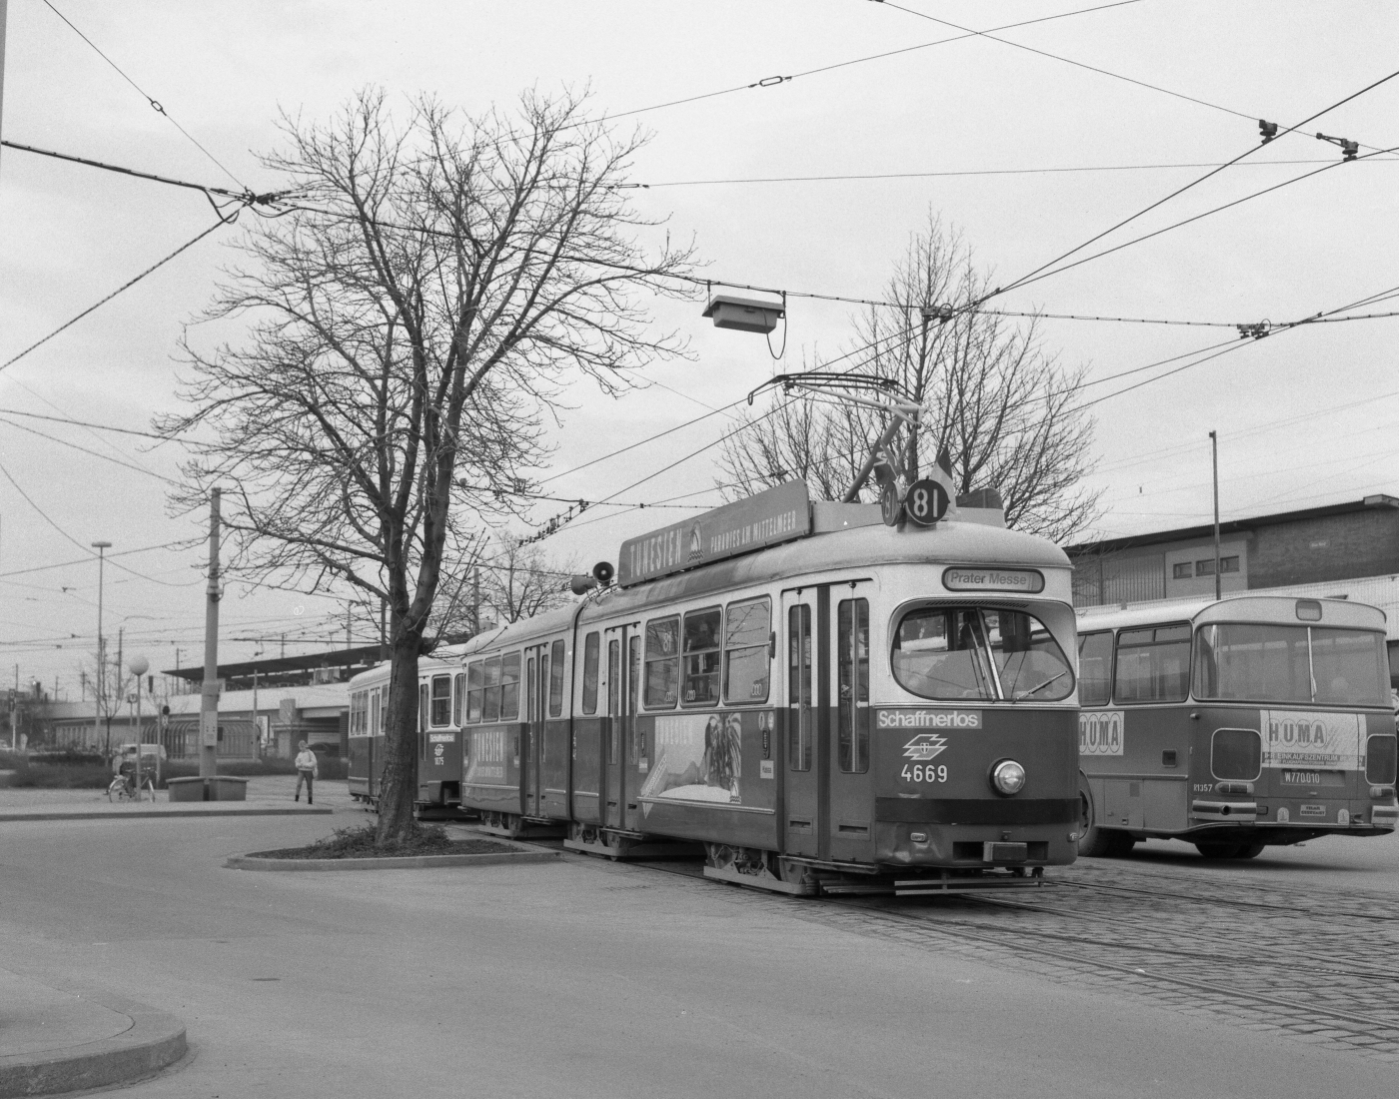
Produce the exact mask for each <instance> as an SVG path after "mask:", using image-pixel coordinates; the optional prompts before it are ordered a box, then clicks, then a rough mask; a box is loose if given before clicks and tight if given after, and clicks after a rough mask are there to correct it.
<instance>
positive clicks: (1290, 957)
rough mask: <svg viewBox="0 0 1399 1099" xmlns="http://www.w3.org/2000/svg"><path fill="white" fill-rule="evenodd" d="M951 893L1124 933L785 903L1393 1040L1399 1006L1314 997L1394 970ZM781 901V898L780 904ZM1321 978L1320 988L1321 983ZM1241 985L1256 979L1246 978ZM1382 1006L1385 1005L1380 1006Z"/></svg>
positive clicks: (1345, 1034)
mask: <svg viewBox="0 0 1399 1099" xmlns="http://www.w3.org/2000/svg"><path fill="white" fill-rule="evenodd" d="M630 865H633V866H636V867H638V868H642V869H648V870H655V871H660V872H661V873H666V874H671V875H674V876H677V877H683V878H689V879H692V880H693V879H700V880H705V879H703V871H702V869H701V868H700V867H698V866H679V865H674V864H669V865H668V864H665V863H660V862H650V861H641V862H637V863H633V864H630ZM1173 880H1174V879H1173ZM1056 884H1061V885H1062V884H1074V885H1077V884H1079V883H1064V882H1059V883H1056ZM1085 884H1087V883H1085ZM1093 884H1094V885H1095V888H1094V889H1093V890H1092V891H1093V892H1100V891H1101V892H1102V893H1103V894H1106V895H1114V894H1121V895H1123V896H1124V898H1135V897H1141V898H1143V899H1163V898H1169V899H1172V900H1175V901H1186V902H1201V903H1208V904H1213V903H1215V902H1216V901H1222V900H1225V899H1223V898H1208V897H1205V898H1201V897H1195V896H1192V895H1188V894H1186V895H1182V894H1180V893H1165V892H1162V891H1155V890H1149V889H1136V888H1133V887H1130V886H1124V887H1117V886H1109V885H1099V884H1098V883H1093ZM957 900H958V903H960V904H966V903H968V902H971V903H977V904H983V905H988V906H993V907H997V908H1001V909H1003V910H1005V911H1006V912H1011V911H1025V912H1030V913H1034V914H1037V915H1041V916H1047V917H1050V918H1053V919H1055V920H1060V921H1086V920H1087V919H1089V918H1091V920H1092V921H1093V923H1094V924H1095V925H1099V926H1101V925H1103V924H1104V923H1105V922H1106V923H1107V924H1110V925H1111V926H1112V927H1113V928H1114V929H1116V930H1125V931H1127V932H1128V933H1129V935H1128V936H1127V937H1124V938H1122V939H1120V940H1116V941H1114V940H1097V939H1095V940H1092V942H1093V950H1092V951H1091V952H1090V951H1085V950H1074V949H1070V948H1069V944H1072V943H1083V942H1085V941H1086V940H1085V938H1084V933H1083V930H1082V929H1081V928H1080V929H1078V930H1077V931H1075V930H1072V929H1068V930H1066V929H1064V928H1062V927H1059V928H1046V927H1024V926H1019V927H1016V926H1009V925H1007V924H1003V923H994V922H988V921H981V920H969V919H965V918H959V917H957V916H955V915H952V914H950V913H945V912H941V911H938V910H936V909H932V908H926V909H924V910H922V911H919V912H916V913H915V912H909V911H900V910H899V908H898V907H895V905H898V904H904V903H907V902H906V901H895V900H894V899H893V898H883V897H879V898H876V897H865V898H853V897H830V896H826V897H817V898H805V899H801V900H794V901H792V902H791V903H792V905H793V906H800V909H799V910H798V911H797V912H796V913H795V914H797V915H798V916H799V918H802V916H803V913H813V910H815V911H819V912H825V913H832V914H834V913H837V912H839V913H845V914H858V915H859V916H860V918H861V921H862V923H863V924H864V926H863V927H862V928H861V929H860V931H861V933H869V932H870V931H871V930H872V927H871V925H872V924H883V925H886V926H890V927H898V928H900V929H905V930H914V931H916V932H917V933H919V934H920V935H923V934H927V935H930V936H936V937H938V938H940V939H943V940H951V941H956V942H962V943H965V944H969V945H971V946H973V947H975V948H982V949H986V948H990V949H992V950H995V951H997V952H1001V953H1008V954H1009V955H1010V956H1012V957H1024V956H1032V957H1036V958H1039V959H1042V960H1044V961H1046V962H1049V963H1051V964H1053V965H1055V966H1056V967H1060V966H1062V967H1068V968H1070V969H1071V970H1072V971H1073V972H1075V973H1079V974H1085V975H1091V976H1102V977H1110V978H1113V979H1114V980H1117V979H1121V978H1127V979H1129V980H1132V981H1137V982H1146V983H1147V984H1148V986H1149V987H1150V988H1155V989H1159V990H1162V991H1165V990H1168V989H1169V990H1175V991H1176V992H1189V993H1195V994H1198V995H1199V997H1200V999H1199V1002H1198V1005H1197V1006H1201V1007H1206V1008H1212V1009H1215V1010H1217V1011H1219V1012H1220V1013H1221V1014H1224V1015H1227V1016H1230V1017H1231V1018H1233V1019H1234V1020H1235V1021H1239V1009H1240V1008H1242V1007H1244V1005H1248V1010H1247V1012H1246V1014H1245V1019H1244V1021H1248V1022H1266V1023H1268V1024H1270V1025H1273V1026H1276V1027H1278V1029H1280V1030H1285V1031H1286V1030H1301V1031H1308V1030H1316V1029H1318V1028H1319V1027H1320V1026H1322V1025H1324V1026H1326V1027H1328V1028H1330V1029H1332V1030H1334V1031H1336V1032H1337V1033H1338V1034H1339V1035H1340V1037H1339V1038H1338V1040H1339V1041H1341V1042H1345V1041H1346V1039H1351V1040H1353V1042H1354V1046H1363V1047H1364V1048H1370V1049H1374V1048H1381V1049H1387V1050H1394V1049H1399V1014H1397V1015H1396V1016H1395V1017H1393V1018H1386V1017H1384V1016H1383V1015H1381V1014H1371V1013H1368V1012H1366V1011H1363V1010H1356V1009H1351V1008H1343V1007H1339V1006H1335V1005H1327V1004H1325V1003H1320V1002H1317V998H1318V996H1320V995H1326V994H1330V995H1332V996H1333V998H1335V997H1336V996H1341V995H1344V996H1346V997H1350V996H1354V995H1356V994H1357V993H1358V992H1360V991H1362V990H1367V991H1368V992H1369V993H1370V994H1371V995H1379V996H1382V997H1384V998H1390V997H1392V995H1393V984H1394V983H1395V982H1396V981H1397V980H1399V976H1396V975H1395V974H1392V973H1388V972H1380V971H1375V970H1373V969H1368V968H1364V967H1357V966H1355V965H1354V963H1353V962H1348V961H1346V960H1343V959H1339V958H1335V957H1328V956H1325V955H1319V954H1312V953H1310V952H1298V951H1295V950H1293V951H1291V952H1289V953H1288V954H1287V955H1286V957H1285V958H1279V957H1276V956H1271V955H1268V954H1260V953H1259V952H1258V950H1257V946H1256V944H1254V943H1248V942H1245V941H1244V940H1241V939H1238V938H1234V937H1229V938H1227V939H1222V938H1221V937H1220V936H1218V935H1216V936H1214V939H1215V941H1217V942H1225V943H1227V944H1229V945H1233V946H1237V947H1239V948H1240V949H1239V950H1238V951H1237V952H1235V953H1233V954H1220V953H1218V952H1203V951H1193V950H1190V949H1187V948H1183V947H1180V946H1170V945H1165V944H1163V943H1162V942H1161V941H1159V938H1158V939H1154V940H1151V941H1148V940H1146V939H1145V938H1144V937H1143V936H1142V934H1141V932H1142V931H1143V925H1142V924H1141V923H1140V922H1138V923H1132V922H1130V921H1128V920H1126V919H1123V918H1121V917H1119V916H1104V915H1103V914H1102V913H1093V914H1091V917H1090V916H1085V914H1083V913H1080V912H1074V911H1072V910H1065V909H1062V908H1055V907H1053V906H1051V905H1040V904H1036V903H1033V902H1031V901H1028V900H1027V901H1021V900H1018V899H1012V898H1009V897H1006V896H1004V895H996V896H986V897H981V896H977V895H974V894H973V895H963V896H961V897H959V898H957ZM1245 903H1247V902H1245ZM784 907H786V905H785V904H784ZM1261 907H1264V908H1266V909H1269V910H1276V911H1278V912H1281V913H1284V914H1286V915H1289V916H1295V917H1298V918H1299V919H1304V920H1305V919H1307V918H1309V917H1311V916H1312V915H1313V913H1312V912H1310V911H1309V910H1307V909H1300V910H1299V909H1290V908H1287V907H1286V906H1282V905H1261ZM939 908H941V906H939ZM841 924H842V926H847V927H848V924H846V923H845V921H843V920H842V921H841ZM1133 933H1134V934H1133ZM1180 933H1182V932H1180V931H1179V929H1172V930H1171V931H1170V932H1169V934H1180ZM1104 951H1110V952H1113V953H1118V954H1120V953H1123V952H1126V953H1132V952H1135V953H1137V954H1139V955H1141V956H1142V959H1143V961H1142V963H1139V964H1131V963H1130V962H1127V961H1122V960H1118V959H1113V958H1109V957H1104V956H1103V953H1102V952H1104ZM1150 957H1156V958H1165V959H1168V961H1166V962H1164V963H1162V964H1158V965H1152V964H1151V963H1150V962H1146V961H1144V959H1146V958H1150ZM1304 959H1305V961H1306V962H1307V963H1314V964H1299V963H1300V962H1302V961H1303V960H1304ZM1172 963H1181V964H1184V965H1187V966H1188V965H1209V966H1216V967H1222V968H1225V969H1226V970H1228V971H1232V972H1234V973H1236V974H1238V975H1239V982H1240V983H1226V982H1224V981H1218V980H1210V979H1208V978H1203V977H1201V976H1199V975H1196V974H1189V973H1171V972H1165V971H1163V968H1162V965H1170V964H1172ZM992 964H995V963H994V962H993V963H992ZM1299 973H1304V974H1306V975H1307V977H1308V987H1309V988H1310V990H1311V991H1312V992H1313V993H1314V995H1312V996H1311V997H1310V998H1307V999H1302V998H1288V997H1287V996H1285V995H1279V994H1276V993H1275V992H1270V991H1269V990H1268V989H1266V988H1258V987H1256V986H1257V985H1258V984H1259V983H1263V984H1265V985H1268V986H1271V987H1274V988H1275V987H1288V986H1289V985H1295V984H1296V983H1297V977H1298V975H1299ZM1323 982H1324V985H1325V987H1321V986H1322V983H1323ZM1249 984H1252V985H1254V986H1255V987H1248V985H1249ZM1376 986H1379V991H1378V992H1376ZM1148 995H1150V993H1148ZM1168 1009H1169V1005H1168ZM1385 1014H1388V1013H1387V1012H1385Z"/></svg>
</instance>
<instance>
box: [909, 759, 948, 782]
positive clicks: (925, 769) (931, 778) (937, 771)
mask: <svg viewBox="0 0 1399 1099" xmlns="http://www.w3.org/2000/svg"><path fill="white" fill-rule="evenodd" d="M899 775H900V777H901V778H902V779H903V780H904V781H905V782H946V781H947V765H946V764H939V765H938V766H936V767H934V766H933V765H932V764H931V763H929V764H927V765H926V766H925V765H924V764H922V763H915V764H913V765H912V766H910V765H909V764H907V763H905V764H904V769H903V770H902V771H900V772H899Z"/></svg>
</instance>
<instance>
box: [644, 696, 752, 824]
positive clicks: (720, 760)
mask: <svg viewBox="0 0 1399 1099" xmlns="http://www.w3.org/2000/svg"><path fill="white" fill-rule="evenodd" d="M742 781H743V718H742V715H741V714H737V713H731V714H683V715H678V716H675V717H657V718H656V758H655V761H654V762H653V763H652V764H651V766H650V773H649V774H648V775H647V776H646V780H645V781H644V782H643V783H642V785H641V797H640V800H641V802H642V804H643V806H644V810H643V811H644V812H646V813H647V814H649V813H650V810H651V806H652V804H653V803H655V802H657V801H662V802H665V801H691V802H693V801H700V802H710V803H720V804H724V805H742V804H743V789H742Z"/></svg>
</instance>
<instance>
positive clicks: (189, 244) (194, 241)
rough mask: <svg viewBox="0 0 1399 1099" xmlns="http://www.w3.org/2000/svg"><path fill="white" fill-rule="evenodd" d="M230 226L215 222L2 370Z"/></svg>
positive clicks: (15, 357)
mask: <svg viewBox="0 0 1399 1099" xmlns="http://www.w3.org/2000/svg"><path fill="white" fill-rule="evenodd" d="M236 216H237V215H236V214H235V215H234V217H236ZM230 220H231V219H230ZM228 224H230V221H229V220H224V219H220V220H219V221H216V222H214V224H213V225H211V226H209V228H207V229H205V230H204V231H203V232H201V233H200V234H199V235H198V236H196V237H193V238H192V239H190V240H187V241H186V242H185V243H184V244H182V245H180V246H179V247H178V248H176V249H175V250H174V251H173V252H171V253H170V254H169V255H168V256H165V257H164V258H163V259H159V260H157V261H156V262H155V263H153V264H151V265H150V266H149V267H147V268H146V269H145V270H144V271H142V272H141V273H140V274H139V275H137V276H136V277H135V278H133V279H129V280H127V281H126V282H124V283H122V285H120V286H118V287H117V288H116V289H115V290H113V291H112V292H111V293H110V294H108V295H107V296H106V297H104V298H102V299H101V300H100V301H98V302H96V303H95V304H93V305H90V306H88V307H87V308H86V309H84V310H83V311H82V312H81V313H79V314H78V315H77V316H76V317H73V318H72V319H71V320H67V321H65V322H64V323H63V324H60V325H59V326H58V327H57V328H55V329H54V330H53V331H52V332H50V333H49V334H48V335H47V336H45V337H43V338H42V339H39V340H35V341H34V342H33V343H31V344H30V345H29V346H28V347H26V348H25V349H24V350H23V351H21V352H20V353H19V354H18V355H14V356H12V357H10V358H9V359H7V360H6V361H5V362H3V363H0V370H7V369H9V368H10V367H12V366H14V364H15V363H17V362H19V361H20V359H22V358H24V357H25V356H26V355H28V354H29V353H30V352H31V351H33V350H35V349H36V348H39V347H42V346H43V345H44V344H46V343H48V342H49V340H51V339H53V338H54V337H55V336H57V335H58V334H59V333H60V332H63V331H65V330H66V329H68V328H71V327H72V326H73V325H75V324H77V323H78V321H80V320H82V319H83V318H84V317H86V316H87V315H88V314H89V313H92V312H95V311H96V310H97V309H100V308H101V307H102V306H104V305H106V304H107V303H108V302H109V301H111V300H112V299H113V298H115V297H116V296H117V295H118V294H120V293H122V291H124V290H129V289H131V287H133V286H135V285H136V284H137V283H138V282H140V281H141V280H142V279H144V278H145V277H146V276H147V275H149V274H151V273H152V272H154V271H156V270H158V269H159V268H161V267H163V266H164V265H165V264H167V263H169V262H170V261H171V260H172V259H174V258H175V257H176V256H178V255H179V254H180V253H181V252H183V251H185V250H186V249H188V248H192V247H193V246H194V245H196V244H198V243H199V242H200V241H201V240H203V239H204V238H205V237H207V236H208V235H209V234H210V233H212V232H213V231H214V230H215V229H219V228H221V227H222V226H224V225H228Z"/></svg>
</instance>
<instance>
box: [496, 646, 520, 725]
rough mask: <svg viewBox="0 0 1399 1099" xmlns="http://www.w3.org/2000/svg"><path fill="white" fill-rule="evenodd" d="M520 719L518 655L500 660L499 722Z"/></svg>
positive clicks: (507, 656)
mask: <svg viewBox="0 0 1399 1099" xmlns="http://www.w3.org/2000/svg"><path fill="white" fill-rule="evenodd" d="M519 719H520V654H519V653H506V654H505V655H504V656H503V657H501V658H500V720H501V721H518V720H519Z"/></svg>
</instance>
